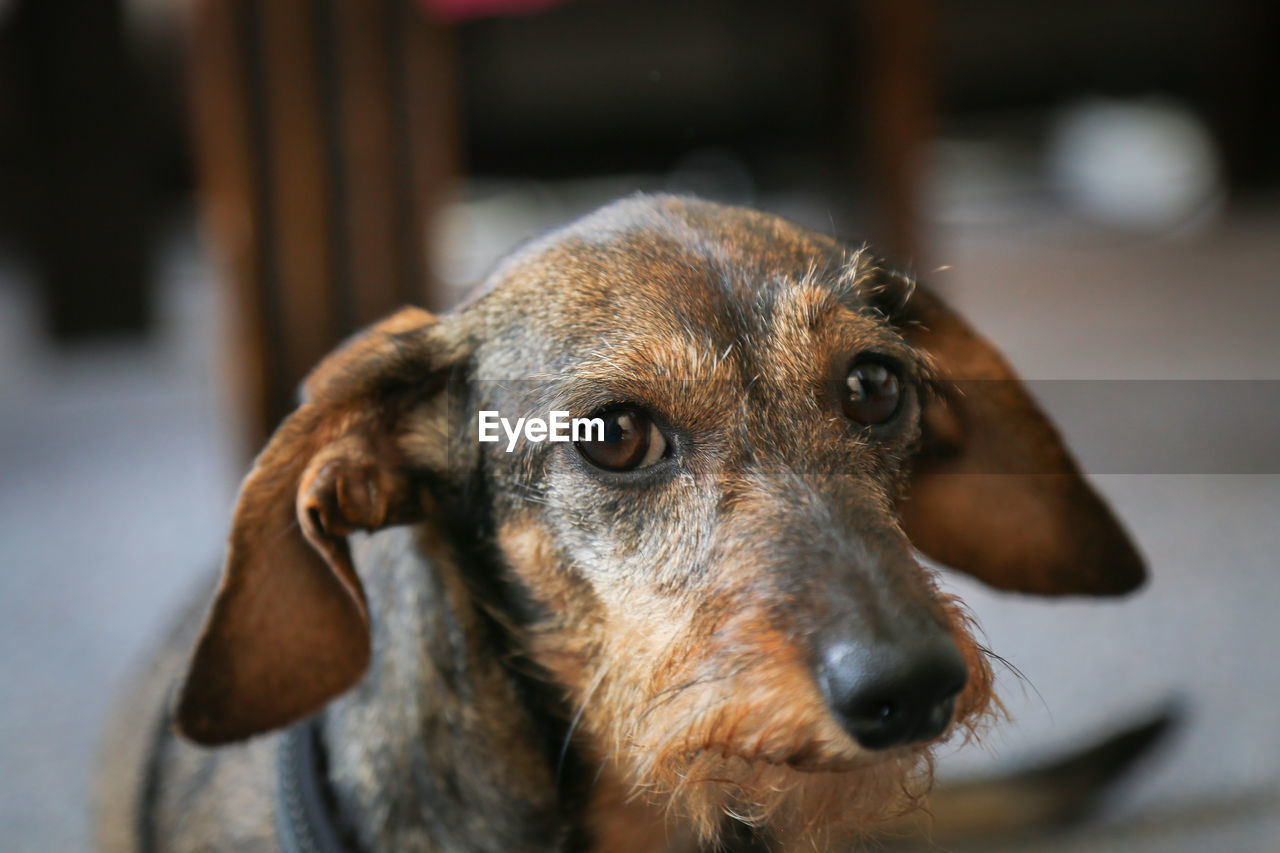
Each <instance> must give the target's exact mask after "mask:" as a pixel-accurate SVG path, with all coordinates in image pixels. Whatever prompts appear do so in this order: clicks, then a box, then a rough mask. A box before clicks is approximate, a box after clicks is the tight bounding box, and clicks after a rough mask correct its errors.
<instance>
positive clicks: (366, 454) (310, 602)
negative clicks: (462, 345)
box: [175, 308, 448, 744]
mask: <svg viewBox="0 0 1280 853" xmlns="http://www.w3.org/2000/svg"><path fill="white" fill-rule="evenodd" d="M437 326H438V324H437V322H436V319H435V318H434V317H433V316H432V315H430V314H428V313H427V312H425V311H421V310H418V309H413V308H410V309H405V310H403V311H401V312H400V313H398V314H396V315H394V316H393V317H391V318H389V319H388V320H385V321H383V322H382V323H380V324H378V325H376V326H374V327H373V328H371V329H370V330H369V331H367V332H366V333H364V334H363V335H361V336H360V337H358V338H356V339H355V340H353V341H352V342H351V343H349V344H347V345H346V346H345V347H343V348H341V349H339V350H338V351H336V352H335V353H333V354H332V355H330V356H329V357H328V358H326V359H325V360H324V361H323V362H322V363H321V364H320V366H319V367H318V368H317V369H316V370H315V371H314V372H313V373H312V374H311V376H310V377H309V378H308V380H307V382H306V392H307V397H308V399H307V400H306V401H305V402H304V403H303V404H302V406H301V407H300V408H298V410H297V411H295V412H294V413H293V414H292V415H290V416H289V418H288V419H286V420H285V422H284V423H283V424H282V425H281V426H280V428H279V429H278V430H277V431H276V433H275V435H273V436H272V437H271V440H270V441H269V442H268V443H267V446H266V448H265V449H264V450H263V451H262V453H261V454H260V455H259V456H258V458H257V460H256V462H255V464H254V467H253V471H252V472H251V473H250V474H249V476H248V478H246V480H245V481H244V484H243V485H242V486H241V489H240V498H239V502H238V504H237V506H236V511H235V515H234V518H233V522H232V530H231V536H230V540H229V542H228V546H227V559H226V566H225V570H224V572H223V576H222V582H221V585H220V586H219V587H218V592H217V597H216V598H215V600H214V603H213V606H212V608H211V610H210V612H209V615H208V618H207V620H206V622H205V627H204V632H203V634H202V635H201V637H200V640H199V642H198V643H197V646H196V649H195V652H194V655H193V657H192V659H191V664H190V667H189V669H188V672H187V676H186V680H185V681H184V683H183V685H182V687H181V690H180V692H179V695H178V699H177V704H176V706H175V720H176V723H177V727H178V729H179V730H180V731H181V732H182V733H183V734H184V735H186V736H187V737H189V738H190V739H192V740H194V741H196V742H198V743H203V744H219V743H226V742H229V741H234V740H240V739H243V738H245V737H248V736H250V735H253V734H257V733H259V732H263V731H266V730H268V729H272V728H276V727H278V726H281V725H285V724H287V723H290V722H292V721H294V720H297V719H299V718H301V717H303V716H306V715H307V714H310V713H313V712H314V711H316V710H317V709H319V707H320V706H321V705H323V704H324V703H325V702H327V701H328V700H329V699H332V698H333V697H334V696H336V695H338V694H339V693H342V692H343V691H345V690H346V689H347V688H349V687H351V686H352V685H353V684H355V682H356V681H357V680H359V678H360V676H361V675H362V674H363V672H364V670H365V667H366V666H367V665H368V662H369V654H370V646H369V644H370V637H369V617H368V612H367V610H366V605H365V597H364V590H363V589H362V588H361V585H360V580H359V578H358V577H357V576H356V572H355V568H354V567H353V565H352V562H351V554H350V551H349V548H348V545H347V538H346V537H347V534H349V533H351V532H353V531H355V530H376V529H378V528H381V527H386V526H388V525H393V524H406V523H410V522H414V521H418V520H420V519H421V518H423V516H424V514H425V509H424V502H425V501H427V500H429V499H428V498H427V497H426V496H425V495H424V494H423V489H421V488H420V486H421V482H419V478H420V477H421V475H422V473H423V472H421V471H416V470H414V466H413V465H412V464H411V462H410V460H408V459H407V458H406V455H405V452H404V449H403V445H404V441H403V440H402V439H403V434H404V431H405V428H406V419H407V418H408V416H409V415H410V414H411V413H414V412H415V411H421V409H422V406H423V405H424V404H426V403H427V402H429V401H430V399H431V398H432V397H433V396H434V395H436V394H437V393H439V392H440V391H441V389H442V388H443V386H444V384H445V379H446V375H447V367H446V366H445V365H443V364H442V362H444V361H447V360H448V359H447V357H446V356H444V355H442V345H441V343H440V342H439V340H438V339H437V336H436V335H435V334H434V333H435V332H436V330H437Z"/></svg>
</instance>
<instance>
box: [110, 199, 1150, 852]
mask: <svg viewBox="0 0 1280 853" xmlns="http://www.w3.org/2000/svg"><path fill="white" fill-rule="evenodd" d="M555 412H561V413H567V414H569V415H572V416H573V417H575V418H583V419H585V423H586V424H587V426H588V427H589V428H588V429H587V430H586V432H585V433H584V434H579V435H577V436H568V437H567V438H565V436H561V437H560V439H557V438H556V436H555V435H554V433H555V429H554V413H555ZM482 413H488V415H489V416H494V415H497V414H500V415H501V416H502V417H503V418H507V419H508V420H509V422H513V423H523V424H524V428H523V432H522V433H519V434H515V433H513V435H512V436H511V440H510V441H507V440H506V438H505V436H504V437H503V439H504V440H502V441H496V442H493V441H489V442H486V441H481V440H479V436H480V435H481V432H480V430H479V429H478V423H479V421H480V417H481V414H482ZM549 416H550V417H551V418H552V421H553V424H552V426H551V427H548V426H547V425H546V419H547V418H548V417H549ZM520 418H524V419H525V420H524V421H520V420H519V419H520ZM535 418H537V419H540V420H542V421H543V422H544V423H543V429H537V428H536V427H532V428H531V425H533V424H534V423H535V422H534V419H535ZM591 428H594V429H591ZM575 429H576V426H575ZM517 432H518V430H517ZM540 436H542V440H539V438H540ZM574 438H576V440H573V439H574ZM917 551H919V552H923V553H924V554H925V555H928V556H929V557H931V558H933V559H934V560H936V561H937V562H939V563H941V564H943V565H944V566H947V567H950V568H951V569H954V570H956V571H959V572H963V573H967V574H969V575H971V576H973V577H976V578H978V579H980V580H982V581H983V582H985V583H987V584H989V585H991V586H993V587H996V588H999V589H1003V590H1013V591H1020V592H1026V593H1034V594H1039V595H1072V594H1074V595H1119V594H1122V593H1126V592H1128V591H1130V590H1132V589H1134V588H1135V587H1137V586H1138V585H1139V584H1140V583H1141V582H1142V580H1143V578H1144V573H1145V569H1144V566H1143V563H1142V560H1141V558H1140V557H1139V555H1138V553H1137V552H1136V550H1135V548H1134V546H1133V545H1132V543H1131V542H1130V540H1129V538H1128V536H1127V535H1126V534H1125V532H1124V531H1123V529H1122V528H1121V526H1120V525H1119V523H1118V522H1117V521H1116V519H1115V518H1114V517H1113V515H1112V514H1111V512H1110V511H1109V510H1108V509H1107V507H1106V506H1105V505H1104V503H1103V502H1102V501H1101V499H1100V498H1099V497H1098V496H1097V495H1096V494H1095V493H1094V492H1093V491H1092V490H1091V489H1090V487H1089V486H1088V485H1087V484H1086V483H1085V481H1084V480H1083V479H1082V478H1081V476H1080V474H1079V472H1078V470H1077V468H1076V466H1075V464H1074V463H1073V461H1072V459H1071V457H1070V456H1069V454H1068V452H1067V451H1066V450H1065V448H1064V447H1063V445H1062V443H1061V441H1060V440H1059V438H1058V436H1057V434H1056V432H1055V431H1054V429H1053V427H1052V426H1051V425H1050V424H1049V422H1048V421H1047V420H1046V418H1045V417H1044V415H1043V414H1042V413H1041V412H1040V411H1039V410H1038V408H1037V407H1036V405H1035V403H1034V402H1033V401H1032V399H1031V397H1030V396H1029V394H1028V393H1027V391H1026V390H1025V388H1024V387H1023V386H1022V385H1021V384H1020V383H1019V382H1018V380H1017V379H1016V377H1015V376H1014V374H1013V372H1012V370H1011V369H1010V368H1009V366H1008V365H1007V364H1006V362H1005V361H1004V360H1003V359H1002V358H1001V356H1000V355H999V354H998V353H997V352H996V351H995V350H994V349H993V348H992V346H991V345H990V344H988V343H987V342H986V341H985V340H984V339H983V338H981V337H980V336H979V335H978V334H977V333H976V332H974V331H973V330H972V328H971V327H970V326H969V325H968V324H967V323H966V322H965V321H964V320H962V319H961V318H960V317H959V316H958V315H957V314H956V313H954V312H953V311H952V310H950V309H949V308H948V307H947V306H946V305H945V304H944V303H943V302H942V301H941V300H940V299H939V298H938V297H936V296H935V295H934V294H932V293H931V292H930V291H928V290H927V289H925V288H923V287H917V286H916V285H915V283H914V282H913V281H912V280H911V278H910V277H908V276H906V275H904V274H901V273H898V272H895V271H893V270H890V269H888V268H886V267H885V266H884V265H883V264H882V263H880V262H879V261H877V260H876V258H875V257H874V256H873V254H872V253H871V252H870V251H869V250H868V249H867V248H865V247H854V246H851V245H848V244H845V243H843V242H840V241H838V240H836V239H833V238H830V237H827V236H825V235H822V234H818V233H814V232H811V231H808V230H805V229H803V228H801V227H799V226H796V225H793V224H791V223H789V222H787V221H784V220H782V219H780V218H777V217H775V216H771V215H767V214H763V213H758V212H753V211H750V210H745V209H740V208H732V207H724V206H719V205H717V204H713V203H709V202H705V201H700V200H695V199H691V198H680V197H669V196H638V197H633V198H629V199H625V200H623V201H620V202H616V203H614V204H612V205H610V206H608V207H605V208H603V209H601V210H599V211H597V212H596V213H594V214H591V215H589V216H587V217H585V218H584V219H581V220H580V221H578V222H576V223H574V224H571V225H569V226H567V227H565V228H563V229H562V230H560V231H557V232H555V233H552V234H550V235H549V236H545V237H543V238H540V239H537V240H535V241H533V242H531V243H529V244H528V245H526V246H524V247H523V248H521V249H519V250H517V251H516V252H515V253H514V254H512V255H511V256H509V257H508V258H507V259H506V260H504V261H503V262H501V263H500V264H499V265H498V266H497V268H496V269H495V271H494V272H493V273H492V274H491V276H490V277H489V278H488V281H487V283H486V284H485V285H484V286H483V287H482V289H481V291H480V292H479V293H478V295H476V296H474V297H473V298H472V299H470V300H469V301H468V302H467V303H466V304H465V305H464V306H463V307H461V308H460V309H458V310H456V311H454V312H452V313H449V314H446V315H444V316H440V317H436V316H433V315H431V314H429V313H427V312H426V311H423V310H419V309H416V308H406V309H404V310H402V311H401V312H400V313H398V314H396V315H394V316H392V317H391V318H389V319H387V320H385V321H383V322H382V323H380V324H377V325H375V326H373V327H372V328H370V329H369V330H367V331H366V332H364V333H363V334H361V335H360V336H358V337H357V338H355V339H353V340H351V341H350V342H348V343H347V344H345V345H344V346H342V347H341V348H340V349H338V350H337V351H336V352H334V353H333V354H331V355H330V356H329V357H327V358H326V359H325V360H324V361H323V362H322V363H321V364H320V365H319V366H318V367H317V368H316V369H315V371H314V372H313V373H312V375H311V376H310V377H309V378H308V379H307V380H306V382H305V383H304V393H303V402H302V403H301V405H300V407H299V408H298V409H297V410H296V411H295V412H294V413H293V414H292V415H291V416H290V417H289V418H288V419H287V420H286V421H285V422H284V423H283V424H282V425H281V426H280V427H279V429H278V430H277V431H276V433H275V435H274V436H273V437H272V438H271V439H270V441H269V443H268V444H267V445H266V447H265V449H264V450H263V451H262V452H261V454H260V455H259V456H258V458H257V460H256V462H255V463H254V466H253V470H252V472H251V473H250V474H249V475H248V477H247V479H246V480H245V481H244V483H243V485H242V488H241V491H240V496H239V502H238V505H237V508H236V510H235V513H234V518H233V522H232V529H231V534H230V539H229V544H228V549H227V556H226V563H225V567H224V571H223V574H222V577H221V581H220V583H219V585H218V587H217V589H216V593H215V595H214V597H213V603H212V606H211V608H210V609H209V610H208V613H207V615H206V616H205V618H204V619H203V627H202V628H200V630H199V633H198V635H197V633H196V630H195V628H196V626H198V625H199V623H200V621H201V620H200V615H199V611H198V610H195V609H193V610H192V611H190V612H189V613H188V614H186V616H184V618H182V619H181V620H180V621H179V624H178V627H177V628H176V629H175V631H174V632H173V634H172V636H171V637H170V639H169V641H168V642H167V643H166V644H165V646H164V648H163V650H162V651H161V652H160V654H159V656H158V658H157V661H156V663H155V664H154V665H153V666H152V667H151V669H150V671H149V673H148V675H147V676H146V677H145V678H144V679H143V680H142V682H141V683H140V684H139V686H138V687H137V689H136V690H134V691H133V692H132V694H131V698H130V700H129V703H128V704H127V705H126V710H125V711H123V712H122V713H121V714H120V717H119V721H118V722H117V723H116V724H115V726H114V729H113V731H114V734H113V735H112V736H111V738H110V744H111V746H110V750H111V753H112V755H111V757H110V762H111V763H110V764H109V765H108V768H109V769H108V770H107V772H106V773H105V774H104V776H103V779H104V782H103V791H102V794H101V801H102V803H103V809H102V819H101V824H100V825H101V830H102V831H101V838H102V840H103V849H108V850H123V849H138V850H146V851H188V850H191V851H194V850H203V851H210V850H211V851H220V850H238V851H282V850H283V851H294V850H298V851H312V850H314V851H329V852H330V853H332V851H340V850H352V851H355V850H359V851H398V853H400V852H402V851H517V850H518V851H543V850H574V851H576V850H583V851H586V850H590V851H612V852H613V853H626V851H657V850H712V849H720V848H723V849H738V850H752V849H776V850H795V849H811V848H813V847H818V848H824V847H839V846H841V845H844V844H850V843H854V842H855V841H856V840H857V839H859V838H863V837H865V836H866V835H867V834H869V833H871V832H874V831H875V829H876V828H877V827H878V826H882V825H883V821H885V820H887V819H891V818H894V817H896V816H899V815H901V814H903V813H905V812H907V811H909V810H910V809H911V808H913V807H914V806H916V805H918V804H919V803H920V802H921V800H922V797H923V796H924V793H925V791H927V789H928V785H929V770H930V763H929V756H930V754H931V751H932V749H933V748H934V747H935V746H936V745H937V744H938V743H940V742H941V741H943V740H945V739H947V738H948V737H951V736H953V735H955V736H960V737H963V736H966V735H967V734H968V733H970V732H972V731H974V730H976V729H977V728H979V727H980V726H981V725H983V723H984V721H986V720H988V719H989V718H990V717H992V716H993V715H994V714H996V712H997V710H998V700H997V699H996V697H994V696H993V694H992V675H991V667H990V663H989V657H990V655H989V653H988V652H987V650H986V649H984V648H983V647H982V646H981V645H980V644H979V642H978V641H977V640H976V639H975V636H974V629H973V624H972V621H971V619H970V616H969V615H968V614H967V612H966V611H965V609H964V607H963V605H962V603H961V602H959V601H958V600H956V599H954V598H952V597H949V596H947V595H944V594H942V593H941V592H940V591H939V588H938V586H937V584H936V582H935V575H934V573H933V572H932V571H931V570H929V569H927V568H925V567H924V566H922V564H921V562H920V560H919V559H918V558H917ZM193 644H194V652H192V653H190V656H189V657H188V655H187V650H188V649H189V648H191V647H192V645H193ZM175 684H176V685H177V688H176V690H174V689H173V686H174V685H175ZM171 692H172V693H173V694H174V698H173V701H172V704H170V703H169V701H168V699H169V695H170V693H171ZM175 730H176V734H175ZM178 735H181V737H179V736H178ZM192 742H194V744H195V745H193V743H192ZM197 745H199V746H197ZM209 746H217V747H219V748H218V749H213V750H210V749H205V748H202V747H209Z"/></svg>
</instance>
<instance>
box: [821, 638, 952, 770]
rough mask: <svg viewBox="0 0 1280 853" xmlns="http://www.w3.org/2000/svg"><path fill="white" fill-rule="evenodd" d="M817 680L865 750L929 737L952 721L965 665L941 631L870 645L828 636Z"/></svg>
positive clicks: (845, 726) (842, 721)
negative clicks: (830, 640)
mask: <svg viewBox="0 0 1280 853" xmlns="http://www.w3.org/2000/svg"><path fill="white" fill-rule="evenodd" d="M818 676H819V677H818V682H819V685H820V686H821V688H822V691H823V694H824V695H825V697H826V700H827V703H828V704H829V705H830V707H831V709H832V711H834V712H835V715H836V717H837V718H838V719H839V720H840V722H841V723H842V724H843V726H844V728H845V730H846V731H848V732H849V734H851V735H852V736H853V738H854V740H856V741H857V742H858V743H859V744H861V745H862V746H864V747H866V748H867V749H888V748H889V747H892V746H901V745H902V744H907V743H913V742H916V741H923V740H929V739H930V738H933V737H937V736H938V735H939V734H941V733H942V731H943V730H944V729H945V728H946V727H947V724H948V723H950V722H951V715H952V714H953V713H955V707H956V696H957V695H959V693H960V691H961V690H963V689H964V685H965V681H966V680H967V679H968V669H967V667H966V666H965V662H964V658H963V657H962V656H961V654H960V650H959V649H958V648H956V644H955V642H954V641H952V639H951V638H950V637H949V636H948V635H947V634H946V633H945V632H943V631H942V630H940V629H939V630H936V631H935V630H927V631H923V632H920V633H919V634H916V635H913V636H911V637H910V638H908V639H905V640H904V639H898V640H894V641H892V642H890V641H883V640H881V641H876V642H871V643H861V642H852V641H847V640H833V641H832V642H830V643H829V644H827V645H826V646H825V648H823V649H822V650H821V652H820V655H819V672H818Z"/></svg>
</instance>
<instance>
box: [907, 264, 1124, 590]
mask: <svg viewBox="0 0 1280 853" xmlns="http://www.w3.org/2000/svg"><path fill="white" fill-rule="evenodd" d="M894 314H895V319H896V320H897V321H899V324H900V328H901V330H902V333H903V335H904V336H905V337H906V338H907V339H908V340H910V341H911V342H912V343H913V344H915V345H916V346H919V347H921V348H923V349H925V350H927V351H928V352H929V353H930V354H931V355H932V356H933V357H934V359H935V360H936V362H937V365H938V368H939V372H940V374H941V378H942V381H941V382H940V383H939V388H938V393H937V394H935V395H932V397H931V398H930V399H926V400H925V402H924V413H923V427H924V435H923V438H922V442H921V449H920V453H919V455H918V457H917V459H916V460H915V462H914V467H913V472H912V476H911V482H910V488H909V491H908V493H907V494H906V495H905V496H904V498H903V499H902V500H901V501H900V502H899V505H898V509H899V512H900V515H901V518H902V521H903V525H904V527H905V528H906V531H907V534H908V535H909V536H910V537H911V540H912V541H913V542H914V543H915V545H916V547H918V548H919V549H920V550H921V551H923V552H925V553H926V554H928V555H929V556H930V557H932V558H934V559H935V560H937V561H939V562H940V563H943V564H944V565H947V566H951V567H952V568H955V569H958V570H960V571H962V572H966V573H967V574H970V575H973V576H974V577H976V578H978V579H979V580H982V581H983V582H985V583H987V584H990V585H991V586H993V587H996V588H998V589H1004V590H1015V591H1019V592H1030V593H1037V594H1040V595H1069V594H1083V595H1118V594H1121V593H1125V592H1129V591H1130V590H1133V589H1134V588H1136V587H1137V586H1139V585H1140V584H1141V583H1142V581H1143V579H1144V577H1145V569H1144V567H1143V562H1142V558H1141V557H1139V555H1138V553H1137V551H1136V550H1135V548H1134V546H1133V544H1132V543H1131V542H1130V541H1129V537H1128V535H1127V534H1126V533H1125V531H1124V530H1123V529H1122V528H1121V527H1120V524H1119V522H1118V521H1117V520H1116V519H1115V517H1114V516H1113V515H1112V514H1111V511H1110V510H1109V509H1108V508H1107V506H1106V505H1105V504H1104V503H1103V502H1102V499H1101V498H1100V497H1099V496H1098V494H1097V493H1096V492H1094V490H1093V489H1092V488H1091V487H1090V486H1089V484H1088V483H1086V482H1085V480H1084V479H1083V477H1081V475H1080V471H1079V469H1078V468H1077V466H1076V463H1075V461H1074V460H1073V459H1072V458H1071V455H1070V454H1069V453H1068V452H1067V449H1066V447H1065V446H1064V445H1063V443H1062V439H1061V438H1060V437H1059V435H1058V433H1057V430H1055V429H1054V427H1053V426H1052V424H1050V423H1049V421H1048V419H1047V418H1046V417H1045V415H1044V413H1043V412H1041V411H1040V408H1039V407H1038V406H1037V405H1036V403H1035V402H1034V401H1033V400H1032V398H1031V396H1030V394H1029V393H1028V391H1027V389H1026V387H1025V386H1024V385H1023V384H1022V382H1021V381H1019V379H1018V378H1017V376H1016V374H1014V372H1013V370H1012V369H1011V368H1010V367H1009V365H1008V364H1007V363H1006V362H1005V360H1004V359H1003V358H1002V357H1001V355H1000V354H999V352H997V351H996V349H995V348H994V347H993V346H992V345H991V344H990V343H988V342H987V341H986V340H984V339H983V338H982V337H981V336H979V335H978V334H977V333H976V332H974V330H973V329H972V328H970V327H969V326H968V325H967V324H966V323H965V322H964V321H963V320H962V319H961V318H960V317H959V316H958V315H957V314H956V313H955V312H953V311H952V310H951V309H950V308H948V307H947V306H946V305H945V304H943V302H942V301H941V300H939V299H938V298H937V297H936V296H935V295H933V294H932V293H930V292H928V291H926V290H924V289H919V290H917V291H916V292H915V293H914V295H912V296H911V297H910V298H909V299H908V300H907V302H906V306H905V307H904V308H901V309H899V310H898V311H896V312H894Z"/></svg>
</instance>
